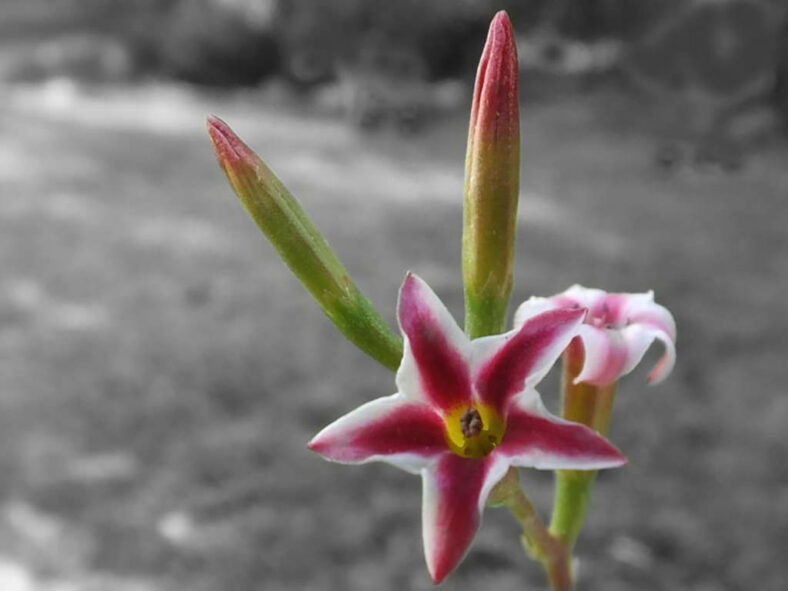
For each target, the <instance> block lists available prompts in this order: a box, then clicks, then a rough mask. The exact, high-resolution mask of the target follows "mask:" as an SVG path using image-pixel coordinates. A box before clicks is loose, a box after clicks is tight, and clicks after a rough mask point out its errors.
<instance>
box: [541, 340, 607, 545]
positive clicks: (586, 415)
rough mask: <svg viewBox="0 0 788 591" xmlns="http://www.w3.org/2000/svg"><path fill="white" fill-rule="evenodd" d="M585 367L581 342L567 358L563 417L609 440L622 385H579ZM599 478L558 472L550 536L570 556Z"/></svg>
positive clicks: (570, 349)
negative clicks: (579, 378)
mask: <svg viewBox="0 0 788 591" xmlns="http://www.w3.org/2000/svg"><path fill="white" fill-rule="evenodd" d="M583 364H584V353H583V348H582V345H581V344H580V342H579V340H577V341H574V342H572V343H571V344H570V345H569V347H568V348H567V350H566V352H565V353H564V355H563V363H562V376H561V390H562V399H561V402H562V411H561V416H562V417H563V418H565V419H567V420H569V421H573V422H576V423H580V424H583V425H586V426H588V427H591V428H592V429H593V430H594V431H596V432H597V433H599V434H600V435H602V436H603V437H607V434H608V431H609V429H610V420H611V418H612V415H613V406H614V404H615V396H616V387H617V385H618V382H617V381H616V382H613V383H611V384H605V385H599V386H598V385H593V384H588V383H586V382H580V383H575V380H576V378H577V376H578V375H580V373H581V371H582V370H583ZM596 475H597V473H596V471H595V470H583V471H581V470H558V471H556V476H555V481H556V484H555V501H554V504H553V516H552V520H551V522H550V533H551V534H552V535H553V536H554V537H555V538H556V539H557V540H560V541H561V543H562V544H563V545H564V546H565V547H566V548H567V549H568V551H569V552H570V553H571V551H572V548H573V547H574V545H575V543H576V542H577V538H578V537H579V536H580V531H581V530H582V529H583V526H584V525H585V522H586V518H587V516H588V510H589V508H590V506H591V498H592V496H593V492H594V482H595V481H596Z"/></svg>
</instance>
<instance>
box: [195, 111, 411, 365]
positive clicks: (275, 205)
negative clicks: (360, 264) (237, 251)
mask: <svg viewBox="0 0 788 591" xmlns="http://www.w3.org/2000/svg"><path fill="white" fill-rule="evenodd" d="M208 133H209V134H210V136H211V140H212V141H213V147H214V149H215V150H216V155H217V156H218V158H219V164H220V165H221V167H222V169H224V172H225V174H226V175H227V179H228V180H229V181H230V184H231V185H232V187H233V189H234V190H235V192H236V193H237V194H238V196H239V197H240V198H241V202H242V203H243V205H244V207H245V208H246V210H247V211H248V212H249V214H250V215H251V216H252V218H253V219H254V221H255V222H257V225H258V226H259V227H260V229H261V230H262V231H263V233H264V234H265V235H266V237H267V238H268V240H270V241H271V244H272V245H273V246H274V248H275V249H276V250H277V251H278V252H279V255H280V256H281V257H282V259H283V260H284V262H285V263H286V264H287V266H288V267H290V270H291V271H293V273H294V274H295V275H296V277H298V279H300V280H301V283H303V284H304V287H306V289H307V291H309V293H310V294H311V295H312V297H313V298H314V299H315V300H316V301H317V303H318V304H319V305H320V307H321V308H322V309H323V311H324V312H325V314H326V315H327V316H328V317H329V319H331V321H332V322H333V323H334V324H335V325H336V327H337V328H338V329H339V330H340V332H342V334H344V335H345V336H346V337H347V338H348V339H349V340H350V341H352V342H353V343H354V344H355V345H356V346H357V347H359V348H360V349H361V350H362V351H364V352H365V353H367V354H368V355H370V356H372V357H373V358H374V359H376V360H377V361H379V362H380V363H381V364H383V365H384V366H386V367H388V368H390V369H392V370H396V369H397V367H399V363H400V360H401V359H402V340H401V339H400V338H399V337H398V336H397V335H395V334H394V333H393V332H392V330H391V329H390V328H389V327H388V326H387V325H386V323H385V322H383V320H382V319H381V318H380V315H379V314H378V313H377V311H376V310H375V308H374V307H373V306H372V304H371V303H370V302H369V300H367V299H366V298H365V297H364V296H363V295H362V294H361V292H360V291H359V290H358V288H357V287H356V286H355V284H354V283H353V280H352V279H351V277H350V275H349V273H348V272H347V270H346V269H345V267H344V266H343V265H342V263H341V262H340V260H339V258H338V257H337V255H336V254H335V253H334V251H333V250H332V249H331V247H330V246H329V245H328V242H326V239H325V238H324V237H323V235H322V234H321V233H320V231H319V230H318V229H317V227H316V226H315V224H314V223H313V222H312V220H311V219H309V216H307V214H306V212H304V210H303V209H302V208H301V206H300V205H299V203H298V201H297V200H296V198H295V197H293V195H291V194H290V192H289V191H288V190H287V188H286V187H285V186H284V185H283V184H282V182H281V181H280V180H279V179H278V178H277V177H276V175H274V173H273V172H271V170H270V169H269V168H268V167H267V166H266V165H265V163H264V162H263V161H262V160H261V159H260V158H259V157H258V156H257V154H255V153H254V152H253V151H252V150H251V149H250V148H249V147H248V146H247V145H246V144H244V143H243V141H241V139H240V138H239V137H238V136H237V135H235V133H234V132H233V131H232V130H231V129H230V127H229V126H228V125H227V124H226V123H224V122H223V121H221V120H220V119H217V118H215V117H210V118H208Z"/></svg>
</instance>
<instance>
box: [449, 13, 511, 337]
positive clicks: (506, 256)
mask: <svg viewBox="0 0 788 591" xmlns="http://www.w3.org/2000/svg"><path fill="white" fill-rule="evenodd" d="M518 73H519V72H518V62H517V47H516V46H515V42H514V32H513V31H512V24H511V22H510V21H509V17H508V16H507V14H506V13H505V12H503V11H501V12H499V13H498V14H496V15H495V18H494V19H493V21H492V23H491V24H490V31H489V33H488V36H487V43H486V44H485V46H484V52H483V53H482V58H481V61H480V63H479V70H478V72H477V75H476V87H475V89H474V93H473V107H472V110H471V122H470V130H469V132H468V151H467V155H466V158H465V199H464V216H463V217H464V229H463V241H462V247H463V278H464V280H465V309H466V319H465V329H466V332H467V333H468V334H469V335H470V336H471V337H472V338H476V337H480V336H485V335H489V334H495V333H499V332H502V331H503V330H504V328H505V325H506V310H507V307H508V304H509V298H510V297H511V292H512V284H513V278H512V275H513V273H512V268H513V265H514V240H515V232H516V228H517V197H518V193H519V190H520V101H519V90H518Z"/></svg>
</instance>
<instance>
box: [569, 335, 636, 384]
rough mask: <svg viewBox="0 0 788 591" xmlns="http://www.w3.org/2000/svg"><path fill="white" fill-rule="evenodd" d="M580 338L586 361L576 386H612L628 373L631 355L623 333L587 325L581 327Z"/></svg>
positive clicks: (576, 379) (577, 378)
mask: <svg viewBox="0 0 788 591" xmlns="http://www.w3.org/2000/svg"><path fill="white" fill-rule="evenodd" d="M578 336H579V338H580V340H582V342H583V351H584V353H585V359H584V361H583V369H582V370H581V371H580V373H579V374H578V375H577V377H576V378H575V384H579V383H580V382H586V383H588V384H594V385H597V386H603V385H606V384H612V383H613V382H615V381H616V380H617V379H618V378H620V377H621V376H622V375H624V374H625V373H626V372H625V371H624V370H625V368H626V366H627V360H628V359H629V355H628V352H627V342H626V340H625V339H624V337H623V335H622V333H621V331H619V330H615V329H607V328H597V327H595V326H589V325H587V324H585V325H583V326H581V327H580V333H579V335H578ZM644 352H645V351H644ZM641 357H642V354H641Z"/></svg>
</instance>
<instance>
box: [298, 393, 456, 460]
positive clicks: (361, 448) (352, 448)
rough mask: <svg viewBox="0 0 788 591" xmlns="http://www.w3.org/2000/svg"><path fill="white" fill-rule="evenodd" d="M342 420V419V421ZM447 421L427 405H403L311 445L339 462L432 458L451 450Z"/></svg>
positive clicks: (322, 435) (314, 449) (328, 433)
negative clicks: (398, 456) (402, 456)
mask: <svg viewBox="0 0 788 591" xmlns="http://www.w3.org/2000/svg"><path fill="white" fill-rule="evenodd" d="M340 420H341V419H340ZM444 433H445V425H444V423H443V419H442V418H441V417H440V416H439V415H438V414H437V413H436V412H435V411H434V410H432V409H431V408H429V407H427V406H424V405H423V404H403V405H402V406H398V407H396V408H395V409H394V410H393V411H392V412H390V413H389V414H386V415H384V416H382V417H380V418H378V419H376V420H373V421H372V422H369V423H366V424H362V425H359V426H357V427H355V428H352V427H351V428H350V429H342V428H337V429H336V430H331V429H330V427H329V429H328V430H327V431H326V432H325V434H318V436H317V437H316V438H315V439H314V440H312V441H311V442H310V444H309V448H310V449H311V450H312V451H315V452H317V453H319V454H320V455H322V456H325V457H327V458H330V459H332V460H336V461H339V462H363V461H364V460H366V459H368V458H370V457H371V456H377V455H384V456H385V455H392V454H399V453H409V454H415V455H420V456H423V457H432V456H434V455H436V454H438V453H441V452H444V451H446V450H447V445H446V436H445V434H444Z"/></svg>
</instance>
